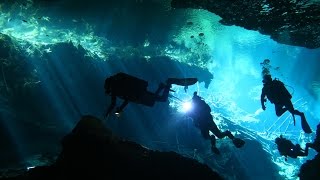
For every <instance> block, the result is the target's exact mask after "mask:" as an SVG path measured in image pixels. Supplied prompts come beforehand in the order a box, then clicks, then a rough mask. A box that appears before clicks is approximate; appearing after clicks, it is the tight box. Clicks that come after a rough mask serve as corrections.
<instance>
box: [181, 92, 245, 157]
mask: <svg viewBox="0 0 320 180" xmlns="http://www.w3.org/2000/svg"><path fill="white" fill-rule="evenodd" d="M192 107H193V108H192V110H190V111H189V112H188V113H187V115H188V116H189V117H191V118H192V119H193V123H194V125H195V126H196V127H197V128H199V129H200V130H201V134H202V136H203V137H204V138H205V139H210V140H211V150H212V151H213V152H214V153H215V154H220V151H219V149H218V148H217V147H216V137H217V138H219V139H221V138H224V137H226V136H228V137H229V138H230V139H231V140H232V142H233V144H234V145H235V146H236V147H237V148H240V147H242V146H243V145H244V144H245V142H244V141H243V140H241V139H239V138H235V137H234V136H233V135H232V134H231V132H230V131H228V130H227V131H223V132H221V130H219V129H218V127H217V125H216V124H215V122H214V121H213V117H212V115H211V108H210V106H209V105H208V104H207V103H206V102H205V101H204V100H203V99H202V98H201V97H200V96H198V94H197V92H194V93H193V97H192ZM209 131H211V132H212V133H213V134H214V135H212V136H210V134H209Z"/></svg>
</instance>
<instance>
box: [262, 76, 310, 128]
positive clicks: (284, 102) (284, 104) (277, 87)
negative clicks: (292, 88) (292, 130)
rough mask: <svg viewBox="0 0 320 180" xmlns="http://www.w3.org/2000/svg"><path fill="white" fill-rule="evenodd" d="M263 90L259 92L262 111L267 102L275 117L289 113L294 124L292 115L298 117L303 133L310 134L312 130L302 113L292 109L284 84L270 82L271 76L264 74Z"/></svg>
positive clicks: (276, 81)
mask: <svg viewBox="0 0 320 180" xmlns="http://www.w3.org/2000/svg"><path fill="white" fill-rule="evenodd" d="M262 82H263V88H262V92H261V106H262V109H263V110H265V109H266V106H265V105H264V102H266V101H267V99H266V97H267V98H268V100H269V101H270V102H271V103H273V104H274V106H275V110H276V115H277V116H281V115H282V114H283V113H285V112H286V111H289V112H290V113H291V114H292V117H293V119H294V124H295V117H294V115H299V116H300V117H301V126H302V129H303V130H304V132H305V133H308V134H309V133H312V130H311V128H310V126H309V124H308V122H307V120H306V117H305V116H304V113H303V112H300V111H298V110H296V109H294V107H293V104H292V102H291V98H292V96H291V94H290V93H289V92H288V90H287V89H286V88H285V86H284V84H283V83H282V82H281V81H279V80H277V79H274V80H272V78H271V75H269V74H266V75H264V76H263V81H262Z"/></svg>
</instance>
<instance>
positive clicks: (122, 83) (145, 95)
mask: <svg viewBox="0 0 320 180" xmlns="http://www.w3.org/2000/svg"><path fill="white" fill-rule="evenodd" d="M197 81H198V79H197V78H168V79H167V81H166V83H165V84H164V83H160V84H159V87H158V89H157V90H156V92H155V93H153V92H149V91H148V90H147V86H148V82H147V81H145V80H142V79H139V78H137V77H134V76H131V75H129V74H126V73H123V72H120V73H117V74H115V75H113V76H110V77H108V78H106V80H105V83H104V89H105V93H106V94H107V95H110V96H111V104H110V106H109V108H108V109H107V112H106V115H105V116H106V117H107V116H108V115H109V114H110V113H111V112H112V110H113V109H114V107H115V106H116V100H117V97H118V98H120V99H123V100H124V101H123V103H122V104H121V105H120V106H119V107H118V108H116V114H120V113H121V112H122V111H123V109H124V108H125V107H126V106H127V105H128V103H129V102H133V103H137V104H143V105H146V106H150V107H151V106H153V105H154V104H155V102H166V101H167V100H168V96H169V91H170V88H171V85H172V84H176V85H180V86H185V87H186V86H189V85H193V84H195V83H196V82H197ZM161 91H162V94H161V95H160V92H161Z"/></svg>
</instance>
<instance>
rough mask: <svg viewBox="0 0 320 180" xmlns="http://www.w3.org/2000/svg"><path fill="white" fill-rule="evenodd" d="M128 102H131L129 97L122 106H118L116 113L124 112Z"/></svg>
mask: <svg viewBox="0 0 320 180" xmlns="http://www.w3.org/2000/svg"><path fill="white" fill-rule="evenodd" d="M128 103H129V101H128V100H127V99H125V100H124V101H123V102H122V104H121V106H120V107H119V108H117V112H116V113H120V112H122V111H123V109H124V108H125V107H126V106H127V105H128Z"/></svg>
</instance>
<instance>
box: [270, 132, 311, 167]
mask: <svg viewBox="0 0 320 180" xmlns="http://www.w3.org/2000/svg"><path fill="white" fill-rule="evenodd" d="M275 143H276V144H277V148H278V151H279V153H280V155H281V156H285V160H286V161H287V160H288V156H289V157H291V158H297V157H298V156H308V148H309V144H308V143H307V144H306V148H305V150H303V149H302V148H301V147H300V145H299V144H293V143H292V142H291V141H290V140H288V139H286V138H284V137H282V135H281V136H280V137H277V138H276V139H275Z"/></svg>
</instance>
